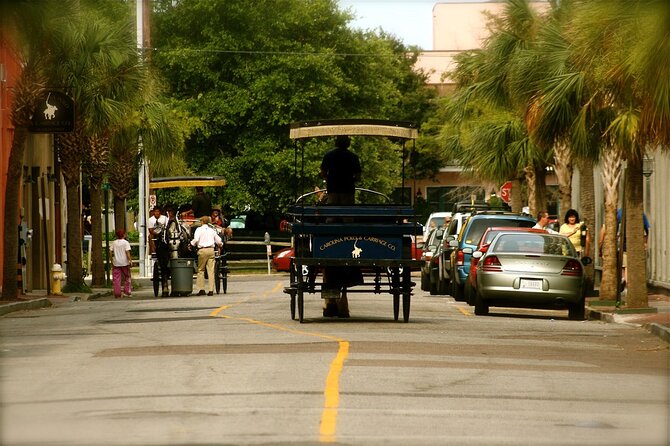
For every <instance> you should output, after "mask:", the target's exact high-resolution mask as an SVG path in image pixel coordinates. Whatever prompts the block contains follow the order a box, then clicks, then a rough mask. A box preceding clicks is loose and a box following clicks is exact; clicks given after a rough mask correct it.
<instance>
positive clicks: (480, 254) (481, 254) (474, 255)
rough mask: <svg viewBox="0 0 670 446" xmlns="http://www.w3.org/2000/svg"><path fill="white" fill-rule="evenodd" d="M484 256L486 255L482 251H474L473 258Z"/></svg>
mask: <svg viewBox="0 0 670 446" xmlns="http://www.w3.org/2000/svg"><path fill="white" fill-rule="evenodd" d="M463 251H465V250H463ZM482 257H484V253H483V252H481V251H475V252H473V253H472V258H473V259H481V258H482Z"/></svg>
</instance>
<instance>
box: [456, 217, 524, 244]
mask: <svg viewBox="0 0 670 446" xmlns="http://www.w3.org/2000/svg"><path fill="white" fill-rule="evenodd" d="M534 225H535V222H534V221H531V220H513V219H510V218H508V219H505V218H482V219H479V220H475V221H473V222H472V224H471V225H470V230H469V231H468V233H467V234H466V237H467V238H466V239H465V243H469V244H471V245H472V244H475V243H477V242H479V241H480V240H481V239H482V235H483V234H484V231H486V230H487V229H488V228H492V227H495V226H501V227H505V226H506V227H513V228H519V227H524V228H532V227H533V226H534Z"/></svg>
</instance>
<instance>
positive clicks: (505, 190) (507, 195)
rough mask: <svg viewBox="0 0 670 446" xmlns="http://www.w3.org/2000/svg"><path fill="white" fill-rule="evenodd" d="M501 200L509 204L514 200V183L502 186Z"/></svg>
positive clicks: (509, 182)
mask: <svg viewBox="0 0 670 446" xmlns="http://www.w3.org/2000/svg"><path fill="white" fill-rule="evenodd" d="M500 198H501V199H502V201H504V202H505V203H507V204H509V202H510V200H511V199H512V182H511V181H508V182H506V183H505V184H503V185H502V186H500Z"/></svg>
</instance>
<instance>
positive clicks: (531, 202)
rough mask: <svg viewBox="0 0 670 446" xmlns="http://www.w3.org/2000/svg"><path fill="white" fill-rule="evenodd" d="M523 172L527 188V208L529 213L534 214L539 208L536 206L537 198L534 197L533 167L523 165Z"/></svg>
mask: <svg viewBox="0 0 670 446" xmlns="http://www.w3.org/2000/svg"><path fill="white" fill-rule="evenodd" d="M523 172H524V174H525V176H526V187H527V188H528V209H529V210H530V211H529V212H530V215H532V216H536V215H537V213H538V211H539V209H538V208H537V199H536V190H537V189H536V186H537V184H536V182H535V169H534V168H533V167H532V166H528V167H525V168H524V169H523Z"/></svg>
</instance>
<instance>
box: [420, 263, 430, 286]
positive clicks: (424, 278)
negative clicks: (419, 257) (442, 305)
mask: <svg viewBox="0 0 670 446" xmlns="http://www.w3.org/2000/svg"><path fill="white" fill-rule="evenodd" d="M429 290H430V277H428V274H426V273H424V272H423V268H421V291H429Z"/></svg>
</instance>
